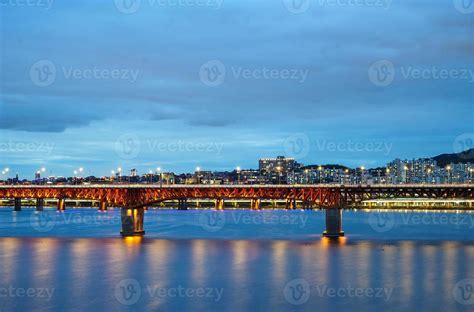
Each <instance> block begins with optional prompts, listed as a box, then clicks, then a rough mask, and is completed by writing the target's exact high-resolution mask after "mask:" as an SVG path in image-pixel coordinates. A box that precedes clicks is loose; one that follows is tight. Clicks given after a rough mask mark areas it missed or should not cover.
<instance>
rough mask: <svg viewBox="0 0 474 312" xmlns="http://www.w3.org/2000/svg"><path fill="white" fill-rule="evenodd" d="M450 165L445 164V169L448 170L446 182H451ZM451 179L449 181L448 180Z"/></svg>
mask: <svg viewBox="0 0 474 312" xmlns="http://www.w3.org/2000/svg"><path fill="white" fill-rule="evenodd" d="M451 169H452V168H451V166H450V165H447V166H446V171H448V184H451V183H452V179H451ZM450 180H451V182H450Z"/></svg>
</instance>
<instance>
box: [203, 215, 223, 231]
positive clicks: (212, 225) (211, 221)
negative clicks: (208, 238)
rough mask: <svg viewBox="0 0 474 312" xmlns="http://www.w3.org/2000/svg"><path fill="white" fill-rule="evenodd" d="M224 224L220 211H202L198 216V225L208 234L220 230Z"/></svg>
mask: <svg viewBox="0 0 474 312" xmlns="http://www.w3.org/2000/svg"><path fill="white" fill-rule="evenodd" d="M225 223H226V220H225V214H224V212H222V211H212V210H210V211H203V212H201V214H200V215H199V224H200V225H201V227H202V228H203V229H205V230H206V231H209V232H217V231H219V230H221V229H222V228H223V227H224V225H225Z"/></svg>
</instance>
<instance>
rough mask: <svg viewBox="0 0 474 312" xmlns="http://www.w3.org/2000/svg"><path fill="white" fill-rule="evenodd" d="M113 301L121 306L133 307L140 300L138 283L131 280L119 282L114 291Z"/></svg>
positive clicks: (140, 293)
mask: <svg viewBox="0 0 474 312" xmlns="http://www.w3.org/2000/svg"><path fill="white" fill-rule="evenodd" d="M114 295H115V299H117V301H118V302H120V303H121V304H123V305H133V304H135V303H137V302H138V300H140V297H141V295H142V290H141V287H140V283H139V282H138V281H137V280H136V279H133V278H129V279H124V280H121V281H120V282H119V283H118V284H117V285H116V286H115V291H114Z"/></svg>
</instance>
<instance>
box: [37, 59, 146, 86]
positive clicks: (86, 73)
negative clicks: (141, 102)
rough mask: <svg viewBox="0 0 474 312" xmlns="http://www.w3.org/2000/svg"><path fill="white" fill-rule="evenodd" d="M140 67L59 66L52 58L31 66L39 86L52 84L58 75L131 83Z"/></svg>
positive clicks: (74, 78)
mask: <svg viewBox="0 0 474 312" xmlns="http://www.w3.org/2000/svg"><path fill="white" fill-rule="evenodd" d="M138 74H139V70H138V69H130V68H106V67H98V66H93V67H86V68H77V67H73V66H60V67H59V68H58V67H57V66H56V64H54V63H53V62H52V61H50V60H40V61H37V62H36V63H34V64H33V65H32V66H31V68H30V79H31V81H32V82H33V83H34V84H35V85H37V86H39V87H47V86H50V85H52V84H53V83H54V82H55V81H56V79H57V77H58V75H62V77H63V78H64V79H68V80H123V81H127V82H130V83H135V82H136V81H137V78H138Z"/></svg>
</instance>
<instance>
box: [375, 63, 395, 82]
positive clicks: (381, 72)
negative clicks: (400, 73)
mask: <svg viewBox="0 0 474 312" xmlns="http://www.w3.org/2000/svg"><path fill="white" fill-rule="evenodd" d="M394 79H395V67H394V66H393V63H392V62H390V61H388V60H380V61H377V62H375V63H373V64H372V65H370V67H369V80H370V82H372V83H373V84H374V85H376V86H377V87H386V86H388V85H390V84H391V83H392V82H393V80H394Z"/></svg>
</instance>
